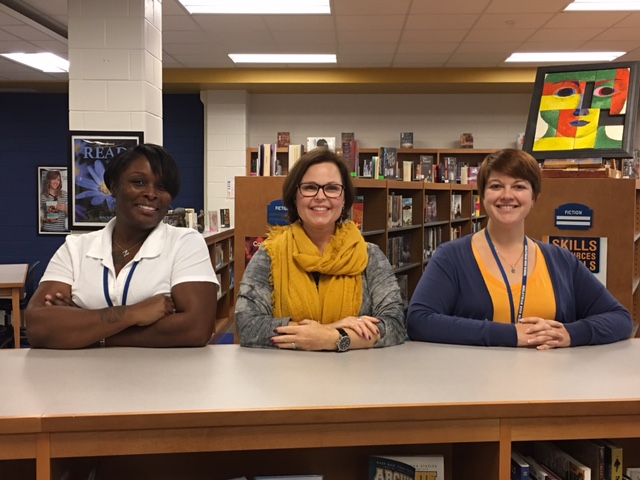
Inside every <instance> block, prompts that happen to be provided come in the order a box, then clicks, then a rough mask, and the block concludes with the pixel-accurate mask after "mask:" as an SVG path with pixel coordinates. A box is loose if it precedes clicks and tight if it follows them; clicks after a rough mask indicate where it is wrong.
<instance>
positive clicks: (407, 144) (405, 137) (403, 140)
mask: <svg viewBox="0 0 640 480" xmlns="http://www.w3.org/2000/svg"><path fill="white" fill-rule="evenodd" d="M400 148H413V132H401V133H400Z"/></svg>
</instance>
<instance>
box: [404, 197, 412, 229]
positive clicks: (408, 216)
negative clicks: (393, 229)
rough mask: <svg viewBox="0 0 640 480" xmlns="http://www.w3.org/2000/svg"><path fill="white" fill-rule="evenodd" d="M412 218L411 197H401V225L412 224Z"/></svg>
mask: <svg viewBox="0 0 640 480" xmlns="http://www.w3.org/2000/svg"><path fill="white" fill-rule="evenodd" d="M412 219H413V198H411V197H403V198H402V226H403V227H404V226H407V225H411V224H412Z"/></svg>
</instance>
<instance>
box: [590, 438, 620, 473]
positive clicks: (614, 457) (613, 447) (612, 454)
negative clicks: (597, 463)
mask: <svg viewBox="0 0 640 480" xmlns="http://www.w3.org/2000/svg"><path fill="white" fill-rule="evenodd" d="M596 442H597V443H599V444H600V445H602V446H603V447H604V478H605V480H622V472H624V469H623V463H622V453H623V452H622V447H621V446H619V445H617V444H615V443H613V442H611V441H610V440H606V439H602V440H596Z"/></svg>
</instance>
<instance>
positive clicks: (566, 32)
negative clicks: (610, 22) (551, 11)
mask: <svg viewBox="0 0 640 480" xmlns="http://www.w3.org/2000/svg"><path fill="white" fill-rule="evenodd" d="M603 31H604V30H603V29H595V28H542V29H540V30H538V31H537V32H535V33H534V34H533V35H531V37H529V41H531V42H535V41H544V42H548V41H555V42H557V47H556V51H561V50H562V49H563V43H564V42H570V41H582V42H586V41H587V40H591V39H593V38H596V37H597V36H598V35H600V34H601V33H602V32H603Z"/></svg>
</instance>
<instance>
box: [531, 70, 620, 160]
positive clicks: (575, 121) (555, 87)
mask: <svg viewBox="0 0 640 480" xmlns="http://www.w3.org/2000/svg"><path fill="white" fill-rule="evenodd" d="M629 79H630V69H629V68H612V69H604V70H583V71H573V72H556V73H547V74H546V75H545V77H544V83H543V86H542V94H541V97H540V106H539V109H538V119H537V123H536V128H535V137H534V139H533V146H532V147H533V148H532V150H533V152H539V153H542V152H547V151H567V150H584V149H589V150H593V149H595V150H600V149H619V148H622V146H623V135H624V129H625V117H626V114H627V108H628V98H629Z"/></svg>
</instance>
